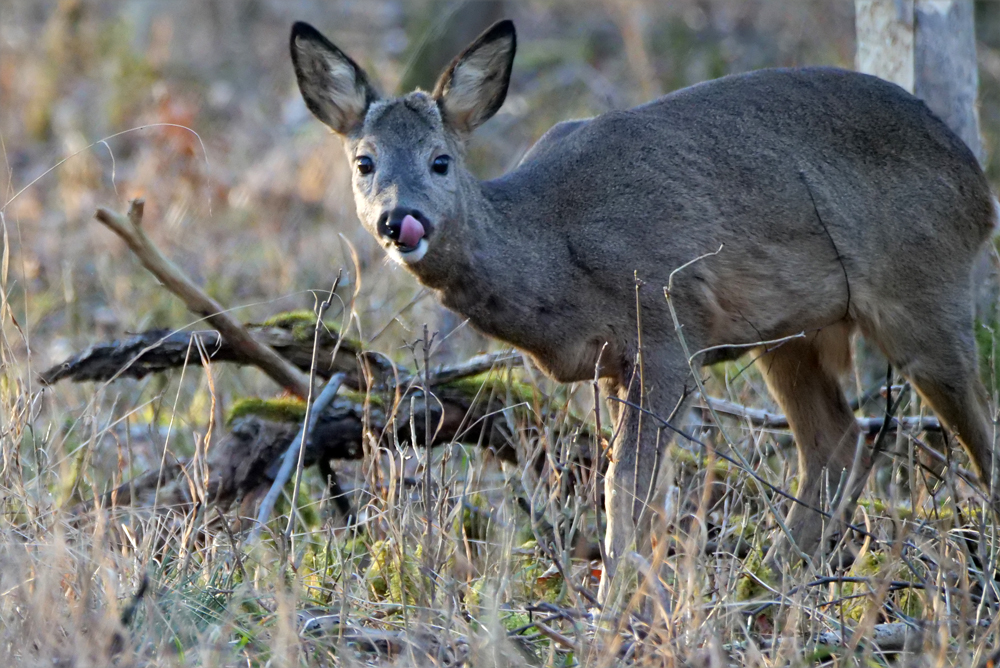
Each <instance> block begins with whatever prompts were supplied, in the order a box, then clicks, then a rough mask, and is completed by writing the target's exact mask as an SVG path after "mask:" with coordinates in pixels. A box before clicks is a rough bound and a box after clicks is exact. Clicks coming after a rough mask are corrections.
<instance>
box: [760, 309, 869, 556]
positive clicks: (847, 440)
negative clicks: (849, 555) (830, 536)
mask: <svg viewBox="0 0 1000 668" xmlns="http://www.w3.org/2000/svg"><path fill="white" fill-rule="evenodd" d="M850 333H851V326H850V325H849V324H848V323H846V322H842V323H837V324H834V325H831V326H828V327H825V328H824V329H822V330H820V331H819V332H817V333H815V334H812V335H810V336H809V337H807V338H805V339H794V340H791V341H787V342H785V343H783V344H780V345H779V346H777V347H775V348H774V349H772V350H769V351H766V352H763V354H762V355H761V357H760V362H759V365H760V368H761V370H762V371H763V374H764V378H765V380H766V381H767V386H768V388H769V389H770V390H771V394H772V395H774V398H775V399H776V400H777V401H778V403H779V404H780V405H781V407H782V409H783V410H784V411H785V414H786V415H787V416H788V422H789V424H790V425H791V428H792V434H793V435H794V437H795V445H796V447H797V449H798V455H799V474H798V491H797V493H796V494H795V497H796V498H797V499H798V500H799V501H801V503H795V502H793V503H792V507H791V510H790V511H789V513H788V517H787V518H786V526H787V527H788V529H789V531H790V532H791V535H792V538H793V539H794V540H795V543H796V546H797V547H798V549H799V550H801V551H802V552H804V553H805V554H807V555H812V554H813V553H814V552H815V551H816V548H817V547H818V546H819V545H820V543H821V541H822V539H823V534H824V530H826V529H828V528H829V527H831V520H830V518H828V517H826V516H823V515H821V514H819V513H817V512H816V511H815V509H823V508H825V507H829V508H830V509H831V510H834V509H836V508H837V507H838V505H841V503H840V502H841V500H846V504H844V509H845V511H846V516H847V517H850V514H851V512H853V508H854V503H855V502H856V501H857V497H858V495H859V494H860V493H861V490H862V489H863V488H864V485H865V481H866V480H867V478H868V473H869V471H870V470H871V465H872V461H871V456H870V452H869V451H868V449H867V448H866V447H865V446H864V444H863V443H861V442H859V440H858V436H859V429H858V424H857V420H856V419H855V417H854V414H853V413H852V412H851V409H850V406H849V405H848V403H847V398H846V397H845V396H844V392H843V390H842V389H841V388H840V383H839V382H838V381H839V377H840V376H841V375H843V374H844V372H846V371H847V369H848V367H849V366H850ZM859 447H860V448H862V449H861V450H859ZM831 502H832V503H831ZM828 533H829V532H828ZM778 545H781V546H782V548H778V547H777V546H778ZM781 549H784V548H783V540H781V539H779V542H778V543H777V544H776V550H774V551H772V554H773V555H775V556H777V555H776V552H777V551H779V550H781Z"/></svg>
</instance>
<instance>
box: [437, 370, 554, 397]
mask: <svg viewBox="0 0 1000 668" xmlns="http://www.w3.org/2000/svg"><path fill="white" fill-rule="evenodd" d="M441 387H444V388H449V389H454V390H458V391H460V392H462V393H463V394H468V395H474V394H475V393H476V392H480V391H481V392H482V394H483V396H485V397H489V396H490V395H493V394H495V395H497V396H507V393H508V392H509V393H510V396H511V398H512V399H513V400H514V401H515V402H531V401H534V400H535V398H536V397H537V392H536V390H535V388H534V387H533V386H532V385H530V384H529V383H525V382H522V381H517V380H511V381H504V380H502V379H500V378H497V375H496V373H494V372H491V371H484V372H483V373H480V374H476V375H475V376H467V377H465V378H459V379H458V380H453V381H451V382H450V383H444V384H442V386H441Z"/></svg>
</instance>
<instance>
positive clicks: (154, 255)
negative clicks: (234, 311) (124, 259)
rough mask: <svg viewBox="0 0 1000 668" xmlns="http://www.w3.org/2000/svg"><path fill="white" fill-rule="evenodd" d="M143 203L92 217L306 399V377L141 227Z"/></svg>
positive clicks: (194, 309) (266, 370) (279, 380)
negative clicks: (256, 336)
mask: <svg viewBox="0 0 1000 668" xmlns="http://www.w3.org/2000/svg"><path fill="white" fill-rule="evenodd" d="M143 205H144V201H143V200H142V199H134V200H132V204H131V206H130V207H129V210H128V215H126V216H123V215H121V214H118V213H115V212H114V211H110V210H108V209H105V208H100V209H98V210H97V213H96V214H94V217H95V218H97V220H98V221H100V222H101V223H103V224H104V225H105V226H106V227H108V229H110V230H111V231H112V232H114V233H115V234H117V235H118V236H119V237H121V238H122V240H123V241H124V242H125V243H126V244H127V245H128V247H129V248H130V249H131V250H132V252H133V253H135V255H136V257H137V258H139V261H140V262H142V265H143V266H144V267H146V269H148V270H149V271H150V273H152V274H153V275H154V276H156V278H158V279H159V280H160V282H161V283H163V286H164V287H165V288H167V290H170V292H172V293H174V294H175V295H177V296H178V297H180V298H181V300H182V301H183V302H184V305H185V306H187V307H188V309H189V310H191V311H192V312H194V313H196V314H198V315H199V316H202V317H203V318H205V320H206V321H207V322H208V323H209V324H210V325H212V327H214V328H215V329H217V330H219V333H221V334H222V336H223V337H224V338H225V339H226V340H227V341H228V342H229V343H230V344H231V345H232V346H233V347H234V348H236V349H237V350H239V351H240V353H242V354H243V355H244V356H245V357H246V358H247V359H248V360H251V361H252V363H253V364H255V365H256V366H257V367H258V368H260V370H261V371H263V372H264V373H266V374H267V375H268V376H269V377H270V378H271V379H272V380H274V381H275V382H276V383H278V384H279V385H281V386H282V387H284V388H285V389H287V390H288V391H289V392H292V393H294V394H296V395H298V396H300V397H302V398H305V397H306V396H307V395H308V394H309V379H308V378H307V377H306V375H305V374H303V373H302V372H301V371H299V370H298V369H296V368H295V367H294V366H292V365H291V364H290V363H289V362H288V361H287V360H285V359H284V358H283V357H281V356H280V355H278V353H276V352H274V350H272V349H271V348H268V347H266V346H264V345H262V344H261V343H260V342H258V341H257V340H255V339H254V338H253V337H252V336H250V334H249V333H248V332H247V330H246V329H245V328H244V327H243V325H241V324H240V323H239V321H237V320H236V319H234V318H233V317H232V316H231V315H229V313H227V312H226V310H225V309H224V308H223V307H222V305H221V304H219V302H217V301H215V300H214V299H212V298H211V297H209V296H208V295H207V294H205V292H204V291H202V289H201V288H199V287H198V286H197V285H195V284H194V283H193V282H191V279H189V278H188V277H187V276H185V275H184V273H183V272H182V271H181V270H180V269H179V268H178V267H177V265H175V264H174V263H173V262H171V261H170V260H169V259H167V257H166V256H165V255H163V253H162V252H161V251H160V249H159V248H157V247H156V245H155V244H153V242H152V241H150V239H149V237H147V236H146V233H145V232H143V230H142V210H143Z"/></svg>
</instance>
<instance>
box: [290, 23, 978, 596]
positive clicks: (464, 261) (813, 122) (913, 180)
mask: <svg viewBox="0 0 1000 668" xmlns="http://www.w3.org/2000/svg"><path fill="white" fill-rule="evenodd" d="M514 50H515V33H514V26H513V24H512V23H511V22H510V21H502V22H500V23H497V24H496V25H494V26H493V27H492V28H490V29H489V30H487V31H486V32H484V33H483V34H482V35H481V36H480V37H479V38H478V39H476V40H475V41H474V42H473V43H472V44H471V45H470V46H469V47H468V48H466V49H465V51H463V52H462V53H461V54H460V55H459V56H458V57H457V58H456V59H455V60H454V61H453V62H452V63H451V65H449V66H448V67H447V69H446V70H445V71H444V73H443V74H442V75H441V77H440V79H439V80H438V82H437V84H436V86H435V87H434V91H433V92H431V93H426V92H423V91H420V90H418V91H415V92H412V93H409V94H406V95H404V96H402V97H383V96H382V95H380V94H379V93H378V92H376V89H375V88H374V87H373V85H372V84H371V82H370V80H369V78H368V76H367V75H366V74H365V73H364V72H363V71H362V70H361V68H360V67H359V66H358V65H357V64H356V63H355V62H354V61H353V60H351V59H350V58H349V57H348V56H347V55H345V54H344V53H343V52H342V51H340V49H338V48H337V47H336V46H334V45H333V44H331V43H330V42H329V41H328V40H327V39H326V38H324V37H323V36H322V35H321V34H320V33H319V32H317V31H316V30H315V29H314V28H312V27H311V26H309V25H307V24H304V23H296V24H295V26H294V27H293V29H292V34H291V53H292V60H293V63H294V66H295V73H296V76H297V78H298V84H299V87H300V89H301V92H302V95H303V97H304V99H305V102H306V105H307V106H308V107H309V109H310V110H311V111H312V112H313V113H314V114H315V115H316V116H317V117H318V118H319V120H321V121H322V122H323V123H325V124H326V125H328V126H329V127H330V128H331V129H332V130H333V131H334V132H336V133H337V134H339V135H340V136H341V137H342V138H343V140H344V145H345V148H346V150H347V157H348V159H349V160H350V161H351V163H352V165H353V166H354V175H353V188H354V195H355V202H356V204H357V212H358V216H359V217H360V219H361V221H362V223H363V224H364V225H365V227H367V228H368V230H369V231H370V232H371V233H372V234H373V235H374V236H375V238H376V239H378V241H379V242H380V243H381V245H382V246H383V247H384V248H385V250H386V252H387V253H388V254H389V255H390V256H392V258H393V259H395V260H396V261H397V262H399V263H400V264H402V265H403V266H405V267H406V268H407V269H408V270H409V271H411V272H412V273H413V274H414V275H415V276H416V277H417V279H418V280H419V281H420V282H421V283H423V284H424V285H426V286H427V287H429V288H432V289H433V290H435V291H436V292H437V294H438V296H439V297H440V299H441V301H442V302H443V303H444V304H445V306H447V307H449V308H451V309H453V310H454V311H457V312H458V313H459V314H461V315H462V316H464V317H466V318H468V319H469V321H470V322H471V323H472V324H473V325H474V326H475V327H476V328H477V329H479V330H481V331H482V332H484V333H486V334H488V335H491V336H494V337H496V338H498V339H500V340H502V341H506V342H508V343H510V344H512V345H514V346H516V347H517V348H520V349H521V350H524V351H526V352H527V353H528V354H529V355H530V356H531V357H532V358H533V359H534V360H535V361H536V363H537V364H538V366H539V367H541V368H542V369H543V370H544V371H545V372H547V373H548V374H549V375H551V376H552V377H553V378H555V379H557V380H560V381H564V382H570V381H581V380H587V379H592V378H593V377H594V375H595V372H596V373H597V374H599V375H600V376H601V377H602V378H603V379H606V383H607V384H608V386H609V391H610V392H614V393H616V394H617V395H618V397H619V398H620V399H621V400H623V401H621V402H619V408H618V409H617V413H618V416H617V419H618V421H619V427H620V429H619V430H618V433H619V434H620V436H619V438H618V439H617V441H616V442H615V443H614V444H613V449H612V456H611V460H612V461H611V464H610V467H609V469H608V472H607V477H606V481H605V502H606V510H607V516H608V528H607V534H606V536H605V547H606V552H607V555H608V557H609V558H608V561H609V563H608V564H606V569H605V576H606V577H605V578H604V579H603V580H602V595H604V594H606V593H607V582H608V577H609V576H611V575H612V574H613V573H614V568H615V564H616V562H617V561H618V560H620V559H621V558H622V556H623V555H624V554H625V553H626V551H627V550H630V549H633V548H634V547H638V549H648V539H649V536H648V532H649V530H650V526H649V519H648V516H649V515H650V513H649V512H644V510H645V508H646V505H647V502H648V500H649V498H650V495H651V493H652V492H653V487H654V483H655V480H656V475H657V474H656V469H657V462H658V454H659V450H660V448H661V445H662V444H661V443H660V440H661V439H660V438H659V433H658V428H660V427H661V425H662V423H659V422H657V421H656V420H654V419H652V418H651V417H649V413H652V414H656V415H660V416H667V415H669V414H670V413H671V412H673V411H674V410H675V409H676V408H677V407H678V405H683V401H684V398H685V397H687V396H688V394H689V392H687V391H686V390H687V389H688V388H686V382H687V381H688V380H689V379H690V374H691V368H690V365H689V361H688V359H686V357H685V355H684V354H683V352H682V349H681V345H680V340H679V337H678V334H677V332H676V330H675V328H674V326H673V324H672V319H671V315H670V312H669V309H668V304H667V302H666V300H665V298H664V286H666V285H667V283H668V277H669V276H670V273H671V272H672V271H673V270H674V269H677V268H678V267H681V266H682V265H685V264H686V263H689V262H690V261H691V260H693V259H694V258H699V257H701V259H700V260H699V261H698V262H694V263H691V264H690V266H688V267H686V268H685V269H684V270H683V271H681V272H679V273H677V274H676V277H675V280H674V285H673V288H672V290H671V301H672V303H673V304H674V306H675V308H676V313H677V315H678V317H679V321H680V322H681V323H682V326H683V329H682V332H683V336H684V337H685V340H686V343H687V346H688V348H689V349H690V350H691V351H701V352H700V353H699V354H697V355H696V358H695V361H696V362H697V363H701V364H709V363H713V362H717V361H720V360H724V359H733V358H735V357H736V356H737V355H739V354H741V353H743V352H746V351H747V350H749V348H748V346H750V347H753V346H756V354H757V355H759V356H760V366H761V369H762V371H763V373H764V376H765V378H766V380H767V385H768V387H769V388H770V391H771V393H772V394H773V395H774V398H775V399H776V400H777V402H778V403H779V404H780V405H781V407H782V409H783V410H784V411H785V413H786V414H787V416H788V419H789V422H790V424H791V427H792V432H793V435H794V437H795V442H796V445H797V448H798V454H799V473H798V475H799V487H798V498H799V499H800V501H801V503H793V504H792V507H791V510H790V512H789V514H788V517H787V526H788V528H789V529H790V532H791V535H792V536H793V538H794V539H795V541H796V543H797V546H798V548H799V549H800V550H801V551H803V552H804V553H805V554H810V553H813V552H814V551H815V550H816V549H817V548H818V547H819V544H820V542H821V537H822V535H823V528H822V527H823V524H824V522H827V520H825V519H824V518H823V517H822V516H821V515H819V514H817V512H816V509H817V508H819V507H820V506H821V502H822V499H821V488H822V487H823V478H824V477H826V478H827V479H829V480H832V481H833V482H834V484H836V481H837V480H840V479H842V478H841V476H843V475H845V472H850V470H851V469H852V467H854V463H855V459H856V457H855V454H856V453H857V452H861V456H859V457H857V468H856V469H855V470H854V471H853V472H852V475H851V477H849V478H848V479H850V480H854V481H855V484H854V485H853V486H852V488H851V489H849V490H846V492H844V494H845V495H846V496H842V498H843V499H844V503H845V504H846V505H848V506H850V504H851V503H853V501H854V500H855V499H856V497H857V495H858V494H859V493H860V491H861V488H862V487H863V485H864V482H865V480H866V478H867V477H868V473H869V471H870V468H871V464H872V462H871V453H870V452H868V451H864V450H861V451H859V450H858V448H859V447H862V448H863V447H864V444H863V442H862V443H861V445H859V441H858V439H859V433H858V427H857V424H856V421H855V416H854V415H853V414H852V412H851V409H850V408H849V406H848V403H847V401H846V399H845V396H844V393H843V391H842V390H841V387H840V384H839V382H838V379H839V377H840V376H841V375H842V374H843V373H844V372H845V371H846V370H847V369H848V367H849V366H850V347H849V337H850V335H851V334H852V332H853V331H854V330H855V328H857V329H858V330H859V331H860V332H861V333H863V334H864V335H865V336H866V337H867V338H868V339H869V340H870V341H872V342H874V343H875V344H876V345H877V346H878V347H879V348H881V350H882V351H884V353H885V354H886V356H887V357H888V359H889V361H890V362H891V363H892V364H893V365H894V366H895V367H896V368H897V369H898V370H899V371H900V372H901V373H902V374H904V375H905V376H906V377H907V378H908V379H909V380H910V381H911V382H912V384H913V386H914V387H916V388H917V390H918V391H919V392H920V394H921V395H922V396H923V397H924V399H925V400H926V401H927V402H928V403H929V404H930V405H931V406H932V407H933V408H934V410H935V411H936V412H937V414H938V415H939V416H940V418H941V419H942V420H943V422H944V424H945V425H947V426H948V427H949V428H950V429H951V430H953V431H954V433H955V434H956V435H957V436H958V438H959V440H961V442H962V443H963V444H964V445H965V447H966V448H967V449H968V451H969V454H970V455H971V457H972V461H973V462H974V464H975V466H976V467H977V469H978V472H979V474H980V475H981V476H982V479H983V480H984V482H986V483H987V485H988V483H989V481H990V479H991V478H990V476H991V472H992V468H993V458H992V453H993V423H992V419H991V414H990V412H989V408H988V404H987V402H986V396H985V392H984V390H983V388H982V386H981V384H980V381H979V379H978V375H977V373H978V372H977V356H976V346H975V339H974V337H973V305H972V297H971V277H970V272H971V268H972V265H973V262H974V260H975V259H976V257H977V255H978V254H979V253H980V251H981V248H982V247H983V245H984V241H985V240H986V239H987V238H989V237H990V235H991V233H992V231H993V229H994V226H995V221H996V215H997V212H996V209H995V208H994V200H993V198H992V196H991V193H990V189H989V186H988V184H987V181H986V178H985V176H984V175H983V172H982V170H981V169H980V167H979V165H978V163H977V161H976V158H975V157H974V156H973V155H972V153H971V152H970V151H969V150H968V148H966V146H965V145H964V144H963V143H962V142H961V141H960V140H959V139H958V138H957V137H956V136H955V134H953V133H952V132H951V131H950V130H949V129H948V128H947V127H946V126H945V125H944V123H942V122H941V121H940V120H938V119H937V118H936V117H935V116H934V115H933V114H932V113H931V112H930V111H929V110H928V109H927V107H926V106H925V105H924V103H923V102H921V101H920V100H918V99H917V98H915V97H913V96H911V95H909V94H908V93H906V92H904V91H903V90H902V89H901V88H899V87H897V86H895V85H893V84H891V83H887V82H885V81H882V80H880V79H877V78H875V77H871V76H866V75H863V74H858V73H855V72H849V71H844V70H839V69H833V68H803V69H773V70H762V71H757V72H751V73H748V74H740V75H735V76H727V77H724V78H722V79H718V80H715V81H710V82H707V83H702V84H699V85H696V86H692V87H690V88H685V89H683V90H679V91H677V92H674V93H671V94H669V95H667V96H665V97H662V98H660V99H658V100H654V101H652V102H649V103H647V104H644V105H642V106H639V107H636V108H634V109H628V110H625V111H613V112H609V113H606V114H603V115H600V116H597V117H595V118H591V119H587V120H578V121H571V122H567V123H559V124H557V125H556V126H555V127H553V128H552V129H551V130H549V131H548V132H547V133H546V134H545V135H544V136H543V137H542V138H541V139H540V140H539V141H538V143H537V144H535V146H534V147H533V148H532V149H531V150H530V151H529V152H528V154H527V155H526V156H525V157H524V159H523V160H522V161H521V163H520V164H519V165H518V166H517V168H516V169H514V170H513V171H511V172H509V173H507V174H505V175H504V176H502V177H500V178H497V179H494V180H491V181H485V182H483V181H479V180H478V179H476V177H474V176H473V175H472V174H471V173H470V172H469V171H468V169H467V168H466V165H465V161H464V155H465V144H466V142H467V140H468V138H469V135H470V134H471V133H472V132H473V131H474V130H475V129H476V128H477V127H478V126H480V125H481V124H482V123H484V122H485V121H487V120H488V119H489V118H490V117H491V116H492V115H493V114H494V113H496V111H497V110H498V109H499V108H500V106H501V104H502V103H503V101H504V97H505V96H506V93H507V85H508V81H509V79H510V74H511V67H512V63H513V60H514ZM720 246H721V250H720V251H719V252H717V253H714V254H710V253H712V252H713V251H716V250H718V249H719V248H720ZM635 277H638V279H640V280H639V281H636V280H635ZM637 286H638V287H637ZM639 317H641V325H642V326H641V329H640V328H639V327H637V323H638V318H639ZM796 333H804V335H803V336H800V337H798V338H788V339H787V340H785V341H784V342H783V343H780V344H776V345H770V346H766V345H763V342H766V341H773V340H776V339H782V338H786V337H790V336H791V335H794V334H796ZM640 335H641V338H640ZM640 341H641V350H640ZM707 349H711V350H710V351H709V352H705V351H706V350H707ZM640 353H641V354H640ZM637 407H642V409H643V410H640V409H638V408H637ZM647 411H648V412H647ZM664 440H665V439H664ZM832 486H833V485H831V487H832Z"/></svg>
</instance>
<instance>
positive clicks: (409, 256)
mask: <svg viewBox="0 0 1000 668" xmlns="http://www.w3.org/2000/svg"><path fill="white" fill-rule="evenodd" d="M427 248H428V245H427V239H421V240H420V242H419V243H418V244H417V247H416V248H414V249H413V250H411V251H403V250H400V249H398V248H395V247H393V246H390V247H389V255H390V256H392V259H394V260H395V261H396V262H398V263H399V264H402V265H407V264H413V263H415V262H420V261H421V260H422V259H424V256H425V255H427Z"/></svg>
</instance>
